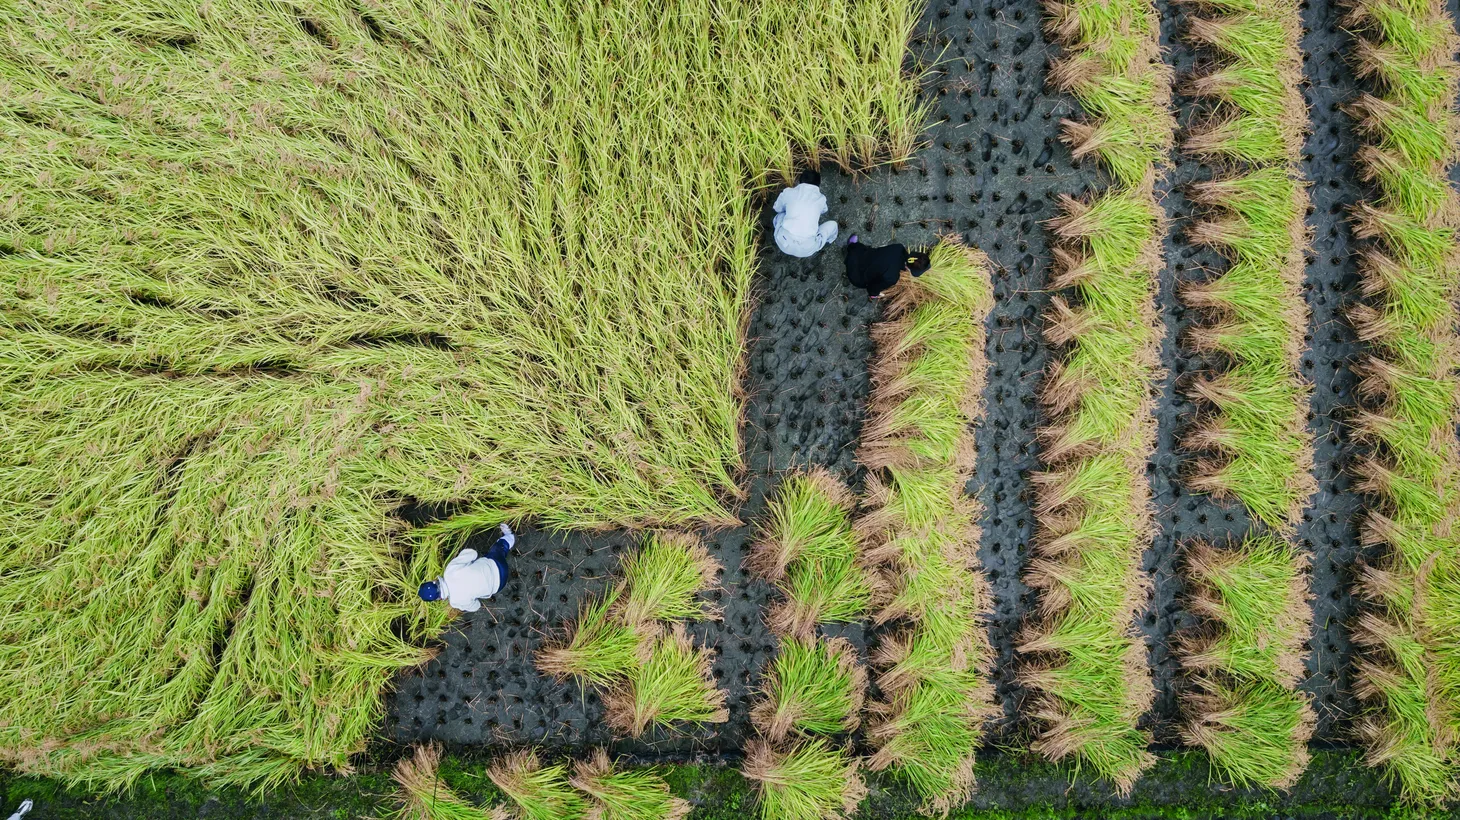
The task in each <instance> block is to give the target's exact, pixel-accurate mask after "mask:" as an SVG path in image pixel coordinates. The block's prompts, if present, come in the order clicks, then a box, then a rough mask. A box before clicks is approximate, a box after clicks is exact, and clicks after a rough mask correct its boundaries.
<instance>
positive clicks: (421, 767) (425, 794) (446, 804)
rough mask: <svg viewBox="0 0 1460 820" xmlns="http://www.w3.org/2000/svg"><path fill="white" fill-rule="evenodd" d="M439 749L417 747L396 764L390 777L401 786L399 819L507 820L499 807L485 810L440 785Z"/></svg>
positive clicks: (504, 812)
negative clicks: (411, 753)
mask: <svg viewBox="0 0 1460 820" xmlns="http://www.w3.org/2000/svg"><path fill="white" fill-rule="evenodd" d="M440 765H441V747H440V746H439V745H438V744H436V743H422V744H417V745H416V747H415V753H414V754H413V755H412V756H411V757H403V758H401V759H400V762H398V763H396V764H395V772H394V773H393V776H394V778H395V781H396V783H399V784H400V793H399V794H398V798H399V799H400V802H401V811H400V814H399V815H397V816H398V817H399V818H400V820H509V819H510V817H511V815H509V814H508V813H507V811H506V810H505V809H502V808H501V807H493V808H492V809H488V810H484V809H479V808H477V807H476V806H473V805H472V804H470V803H468V802H466V801H465V800H464V799H462V798H461V797H460V796H458V795H457V794H456V792H454V791H452V790H451V787H450V786H448V785H446V784H445V783H443V782H441V779H440V776H439V774H438V771H437V770H438V768H439V767H440Z"/></svg>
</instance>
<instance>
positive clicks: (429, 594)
mask: <svg viewBox="0 0 1460 820" xmlns="http://www.w3.org/2000/svg"><path fill="white" fill-rule="evenodd" d="M416 594H417V595H420V596H421V600H423V601H439V600H441V585H440V584H437V583H436V582H435V581H427V582H426V583H424V584H421V588H420V589H419V590H417V592H416Z"/></svg>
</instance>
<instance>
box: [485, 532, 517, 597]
mask: <svg viewBox="0 0 1460 820" xmlns="http://www.w3.org/2000/svg"><path fill="white" fill-rule="evenodd" d="M510 552H511V548H509V547H508V546H507V539H505V538H498V539H497V543H495V544H493V545H492V548H491V549H489V550H487V554H486V556H484V557H486V558H490V559H492V560H493V561H495V562H497V571H498V572H500V573H501V574H502V586H504V587H505V586H507V579H508V578H510V577H511V574H510V573H508V572H507V555H508V554H509V553H510Z"/></svg>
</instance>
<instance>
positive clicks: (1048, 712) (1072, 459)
mask: <svg viewBox="0 0 1460 820" xmlns="http://www.w3.org/2000/svg"><path fill="white" fill-rule="evenodd" d="M1046 8H1047V10H1048V14H1049V18H1048V20H1047V22H1046V27H1047V28H1048V29H1049V31H1050V32H1051V33H1052V34H1053V36H1054V38H1055V39H1056V40H1057V41H1058V42H1060V43H1061V44H1062V45H1063V46H1064V48H1065V54H1064V56H1063V57H1061V58H1060V59H1059V60H1058V61H1057V62H1056V63H1055V64H1054V65H1052V66H1051V68H1050V78H1049V79H1050V82H1051V84H1052V85H1054V86H1055V87H1056V88H1059V89H1061V90H1064V91H1066V92H1068V93H1070V94H1072V95H1073V96H1074V97H1075V99H1076V100H1078V101H1079V103H1080V106H1081V107H1082V108H1083V109H1084V111H1085V113H1086V115H1087V117H1088V119H1086V120H1084V121H1081V122H1069V121H1067V122H1065V123H1064V138H1065V140H1066V141H1067V142H1068V143H1069V144H1070V145H1071V146H1072V149H1073V153H1074V155H1075V156H1076V157H1083V156H1091V157H1094V158H1096V159H1098V160H1099V161H1100V162H1101V164H1102V165H1103V166H1104V167H1105V168H1106V169H1107V170H1108V171H1109V173H1110V176H1111V179H1112V183H1113V184H1112V185H1111V186H1110V187H1108V188H1107V189H1105V190H1104V191H1102V192H1100V193H1098V194H1096V195H1094V196H1093V197H1092V198H1091V199H1089V200H1088V201H1077V200H1074V199H1069V198H1067V199H1065V201H1064V202H1063V211H1064V212H1063V214H1062V215H1061V216H1059V217H1058V218H1056V219H1054V220H1053V221H1052V222H1051V228H1052V230H1053V232H1054V234H1055V238H1056V245H1057V247H1056V250H1055V272H1054V276H1053V277H1052V279H1051V281H1050V288H1051V289H1053V290H1064V289H1067V288H1069V289H1073V290H1074V293H1075V298H1074V299H1073V300H1071V299H1068V298H1066V297H1065V296H1062V295H1056V296H1054V297H1053V299H1052V305H1051V308H1050V312H1049V315H1048V317H1047V320H1048V321H1047V328H1046V332H1045V336H1046V338H1048V339H1049V341H1050V342H1051V343H1053V344H1056V345H1062V346H1066V350H1065V351H1064V353H1063V355H1062V356H1061V358H1060V360H1059V361H1058V363H1057V364H1056V365H1055V366H1054V367H1052V368H1051V370H1050V372H1049V374H1048V376H1047V378H1046V381H1045V384H1044V387H1043V400H1044V403H1045V405H1046V406H1047V408H1048V410H1049V412H1050V414H1051V415H1052V416H1053V417H1054V424H1053V425H1052V426H1051V427H1050V428H1049V429H1046V430H1044V431H1043V435H1042V438H1043V443H1044V449H1043V454H1042V455H1043V458H1044V460H1045V462H1046V464H1047V465H1048V466H1049V470H1048V471H1047V472H1045V473H1042V474H1040V475H1038V476H1036V477H1035V482H1036V486H1037V488H1038V490H1039V499H1038V502H1037V505H1036V511H1037V513H1038V515H1039V532H1038V535H1037V544H1036V556H1037V557H1036V559H1035V560H1033V561H1031V562H1030V566H1029V568H1028V570H1027V574H1026V578H1025V583H1027V584H1028V585H1029V586H1030V587H1032V588H1034V589H1037V590H1039V591H1040V593H1041V597H1040V606H1039V613H1038V615H1036V616H1035V617H1034V618H1032V619H1031V622H1030V623H1029V625H1028V630H1027V633H1026V635H1025V636H1024V638H1023V639H1022V641H1021V642H1020V645H1019V647H1018V648H1019V649H1020V651H1022V652H1025V653H1028V654H1029V655H1030V656H1031V658H1030V661H1029V665H1028V667H1027V668H1026V669H1025V670H1024V673H1023V680H1024V682H1025V684H1026V685H1027V686H1029V687H1030V689H1031V690H1033V692H1034V693H1035V694H1036V699H1035V706H1034V709H1033V714H1034V716H1035V717H1036V718H1037V719H1038V720H1039V721H1040V723H1041V724H1042V726H1043V729H1042V731H1041V733H1040V736H1039V738H1038V740H1036V741H1035V743H1034V744H1033V745H1034V748H1035V749H1036V750H1037V751H1040V752H1042V753H1044V754H1045V755H1047V756H1048V757H1050V758H1051V759H1054V760H1059V759H1062V758H1073V759H1074V760H1075V762H1076V764H1077V765H1079V766H1088V767H1089V768H1090V769H1092V770H1094V771H1095V773H1096V774H1098V775H1100V776H1102V777H1106V778H1109V779H1110V780H1111V781H1112V782H1114V783H1115V785H1116V788H1117V789H1118V790H1120V791H1121V792H1122V793H1126V792H1129V791H1130V789H1131V787H1132V786H1133V785H1134V784H1135V781H1136V779H1137V778H1138V777H1139V776H1140V773H1141V772H1142V771H1143V770H1145V768H1146V767H1148V766H1150V765H1151V763H1152V762H1154V757H1153V756H1152V755H1151V753H1150V752H1149V751H1147V748H1146V747H1147V746H1148V745H1149V742H1150V738H1149V736H1148V735H1147V733H1146V732H1143V731H1141V730H1140V729H1138V728H1137V726H1136V721H1137V719H1138V718H1139V717H1140V715H1141V713H1142V712H1144V711H1145V710H1146V708H1147V706H1148V705H1149V704H1150V701H1151V698H1152V695H1153V689H1152V686H1151V682H1150V677H1149V674H1148V673H1147V671H1146V668H1145V667H1146V664H1145V656H1144V652H1143V650H1142V647H1141V645H1140V643H1139V642H1138V641H1136V640H1135V639H1134V636H1133V630H1134V617H1135V612H1136V610H1137V609H1138V608H1139V607H1140V605H1141V604H1142V603H1143V601H1144V598H1145V596H1146V585H1145V580H1144V578H1143V577H1142V576H1141V574H1140V566H1141V563H1140V562H1141V553H1142V552H1143V550H1144V549H1145V546H1146V544H1147V543H1149V541H1150V538H1151V530H1152V523H1151V516H1150V512H1149V509H1148V507H1149V503H1150V500H1149V499H1150V490H1149V487H1148V486H1147V482H1146V469H1145V467H1146V458H1147V455H1148V454H1149V453H1150V452H1151V450H1152V445H1153V441H1154V435H1155V429H1154V428H1155V424H1154V419H1153V418H1152V415H1151V392H1152V384H1153V381H1154V379H1155V377H1156V375H1157V346H1158V343H1159V340H1160V336H1161V331H1160V326H1159V324H1158V323H1157V321H1156V316H1155V309H1154V305H1153V294H1154V289H1155V283H1156V275H1157V272H1158V271H1159V270H1160V268H1161V266H1162V262H1161V245H1160V241H1161V237H1162V235H1163V227H1162V223H1163V219H1162V212H1161V209H1160V208H1159V206H1158V205H1157V204H1156V201H1155V198H1154V195H1153V185H1154V182H1155V179H1156V176H1157V174H1158V173H1159V170H1160V168H1161V167H1162V166H1163V165H1164V164H1165V161H1166V154H1167V152H1168V151H1169V149H1170V147H1171V142H1172V131H1173V119H1172V116H1171V113H1170V112H1169V111H1168V110H1167V105H1168V103H1169V101H1170V93H1171V91H1170V88H1171V78H1170V72H1169V70H1168V69H1167V68H1166V67H1165V65H1164V64H1163V63H1162V62H1161V60H1160V53H1159V33H1160V32H1159V28H1160V27H1159V21H1158V19H1157V15H1156V11H1155V9H1154V7H1153V6H1152V5H1151V3H1150V2H1149V0H1114V1H1113V2H1107V1H1106V0H1074V1H1073V2H1068V3H1066V2H1048V3H1046Z"/></svg>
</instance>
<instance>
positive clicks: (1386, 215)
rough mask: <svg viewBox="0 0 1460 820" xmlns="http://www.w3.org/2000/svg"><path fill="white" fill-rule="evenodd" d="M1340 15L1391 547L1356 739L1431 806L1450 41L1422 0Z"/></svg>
mask: <svg viewBox="0 0 1460 820" xmlns="http://www.w3.org/2000/svg"><path fill="white" fill-rule="evenodd" d="M1347 24H1348V25H1349V26H1350V27H1351V28H1352V29H1354V30H1355V31H1356V32H1357V33H1358V38H1357V41H1356V56H1357V63H1358V67H1359V68H1358V72H1359V74H1360V76H1361V77H1363V78H1365V79H1367V80H1369V81H1370V82H1371V83H1372V84H1373V93H1372V94H1366V95H1364V96H1362V97H1361V98H1360V99H1359V100H1357V101H1356V102H1355V103H1354V105H1353V113H1354V115H1355V117H1356V118H1357V120H1358V128H1359V132H1360V133H1361V134H1362V135H1363V136H1364V138H1365V142H1366V144H1365V146H1364V147H1363V148H1362V149H1361V150H1360V152H1359V154H1358V157H1359V159H1360V161H1361V163H1362V165H1363V168H1364V171H1365V175H1366V177H1367V179H1368V181H1369V182H1371V183H1373V184H1374V186H1375V188H1376V189H1377V195H1376V196H1375V197H1374V198H1373V200H1372V201H1371V202H1365V203H1361V204H1360V205H1359V206H1358V207H1357V208H1356V209H1355V211H1354V214H1355V219H1354V233H1355V235H1356V236H1358V237H1360V238H1361V239H1364V240H1368V241H1369V242H1370V247H1369V248H1368V249H1367V251H1366V253H1365V254H1364V256H1363V257H1362V260H1361V265H1360V273H1361V276H1362V277H1363V291H1364V294H1365V295H1366V296H1367V297H1368V300H1367V303H1366V304H1364V305H1362V306H1359V307H1357V308H1356V309H1354V310H1353V311H1352V312H1351V315H1350V318H1351V320H1352V322H1353V324H1354V327H1355V328H1356V329H1357V330H1358V333H1359V336H1360V338H1361V339H1363V340H1364V341H1366V342H1369V343H1370V344H1371V345H1372V346H1373V348H1374V358H1373V359H1372V360H1371V361H1370V362H1368V363H1367V364H1366V365H1364V366H1363V373H1364V378H1363V380H1362V381H1361V382H1360V390H1361V392H1362V393H1363V395H1364V396H1365V398H1366V399H1367V400H1368V402H1369V408H1368V409H1367V410H1366V411H1365V412H1363V413H1361V414H1360V415H1359V417H1358V419H1357V420H1356V428H1357V429H1358V432H1359V434H1360V435H1361V436H1362V437H1363V438H1364V439H1365V440H1366V441H1367V442H1368V443H1369V444H1371V445H1372V448H1373V453H1372V456H1371V457H1369V458H1368V459H1366V460H1364V461H1363V462H1361V463H1360V464H1359V466H1358V470H1357V472H1358V475H1359V483H1358V487H1359V489H1360V490H1361V491H1363V492H1365V493H1368V494H1369V495H1371V496H1373V497H1374V498H1375V499H1376V500H1377V501H1378V503H1377V504H1376V505H1375V506H1376V508H1375V509H1374V510H1372V511H1371V512H1370V514H1369V518H1368V520H1367V522H1366V524H1365V527H1364V530H1365V537H1366V538H1367V539H1368V540H1369V541H1371V542H1373V543H1379V544H1383V545H1385V547H1386V554H1385V555H1384V556H1383V558H1382V559H1381V560H1380V561H1379V563H1377V564H1376V565H1374V566H1371V567H1367V568H1366V569H1365V571H1364V573H1363V575H1362V577H1361V580H1360V583H1359V589H1358V591H1359V593H1360V594H1361V595H1362V597H1363V598H1364V599H1365V600H1367V601H1368V603H1369V609H1368V610H1367V611H1366V612H1364V613H1363V615H1362V616H1361V617H1360V619H1359V621H1358V623H1357V624H1356V626H1355V629H1354V637H1355V641H1356V642H1357V643H1358V644H1359V645H1360V646H1361V647H1363V648H1364V649H1365V657H1364V660H1363V661H1362V662H1361V663H1360V665H1359V685H1358V687H1357V691H1358V692H1359V694H1360V695H1361V696H1362V697H1363V698H1364V699H1365V701H1366V702H1367V703H1368V705H1369V707H1370V708H1369V711H1368V713H1367V714H1366V715H1365V717H1364V721H1363V723H1362V725H1361V727H1360V734H1361V735H1362V736H1363V737H1364V738H1365V740H1366V741H1367V743H1368V746H1369V754H1368V759H1369V762H1370V763H1372V764H1373V765H1376V766H1382V767H1384V769H1385V771H1386V772H1387V774H1388V775H1389V776H1390V777H1392V778H1393V780H1394V781H1395V783H1396V785H1397V786H1398V789H1399V792H1400V794H1401V795H1402V796H1403V797H1404V798H1405V800H1406V801H1407V802H1410V803H1415V804H1430V805H1434V804H1440V803H1443V802H1445V801H1448V800H1452V799H1454V798H1455V796H1456V795H1457V794H1460V746H1457V744H1460V662H1457V657H1456V653H1457V650H1456V649H1455V647H1457V646H1460V623H1457V620H1456V617H1455V615H1454V613H1455V612H1456V611H1460V585H1457V584H1456V583H1455V581H1454V579H1455V567H1456V564H1457V562H1460V536H1457V535H1456V533H1455V530H1454V526H1453V522H1454V521H1455V520H1456V517H1457V515H1460V443H1457V441H1456V439H1455V436H1454V430H1455V429H1456V424H1457V422H1460V391H1457V380H1456V367H1457V360H1456V349H1457V339H1456V331H1455V327H1456V313H1455V299H1456V293H1457V282H1456V267H1455V263H1454V255H1455V248H1456V241H1455V239H1456V236H1455V233H1456V229H1457V227H1460V206H1457V200H1456V197H1455V193H1454V191H1453V190H1452V189H1451V185H1450V183H1449V170H1450V165H1451V163H1452V162H1453V159H1454V157H1455V153H1456V144H1455V134H1456V114H1455V95H1456V88H1457V78H1460V65H1457V63H1456V60H1455V54H1456V51H1457V45H1460V37H1457V35H1456V33H1455V30H1454V24H1455V23H1454V20H1453V19H1452V18H1451V16H1450V14H1449V13H1448V11H1447V10H1446V9H1445V7H1444V5H1443V4H1440V3H1434V2H1425V1H1424V0H1366V1H1365V2H1361V3H1359V4H1357V5H1356V6H1355V8H1354V10H1353V11H1352V13H1351V15H1350V17H1349V19H1348V21H1347Z"/></svg>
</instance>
